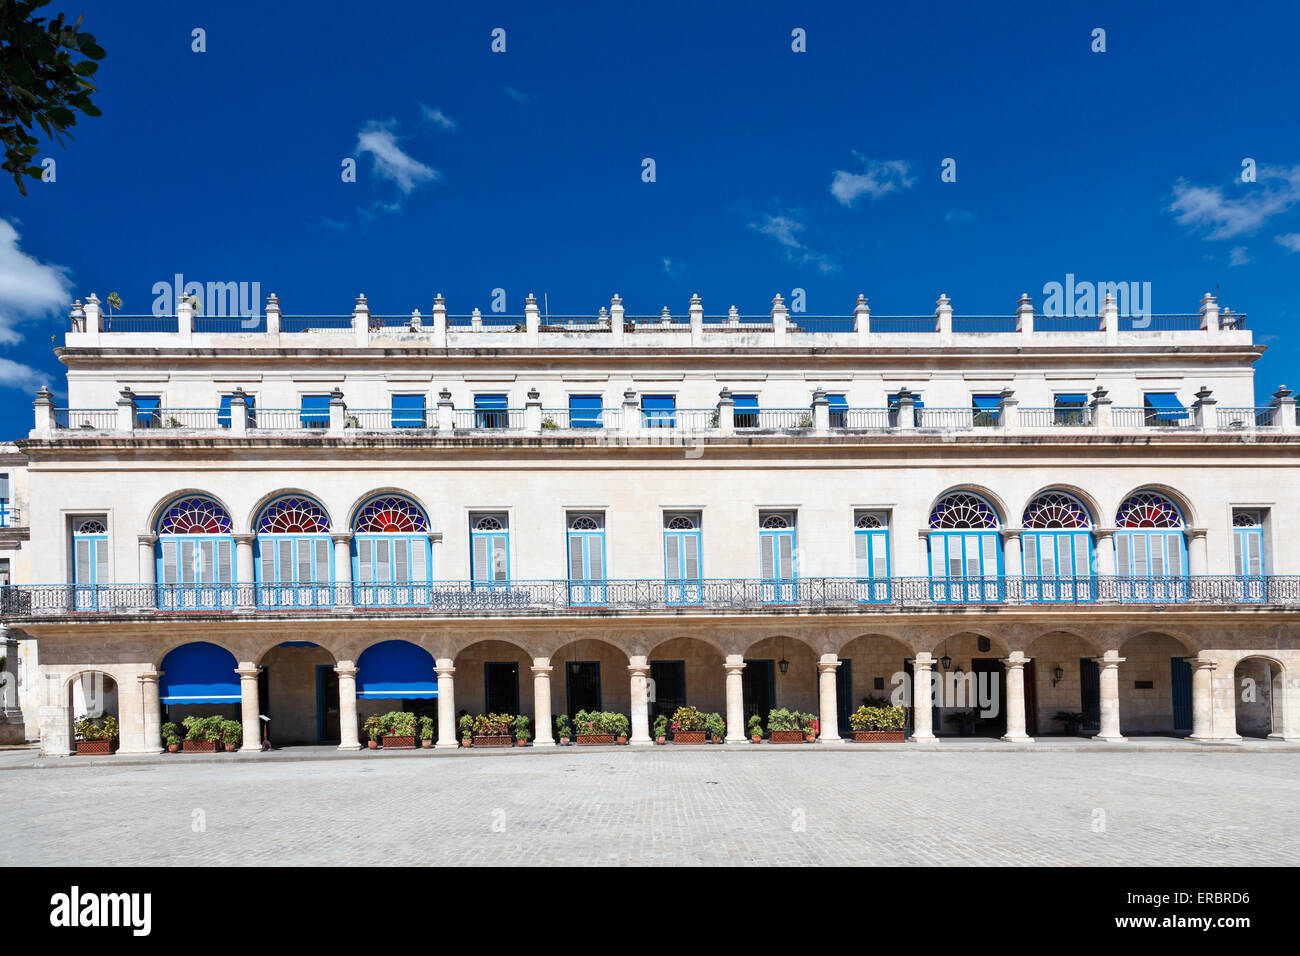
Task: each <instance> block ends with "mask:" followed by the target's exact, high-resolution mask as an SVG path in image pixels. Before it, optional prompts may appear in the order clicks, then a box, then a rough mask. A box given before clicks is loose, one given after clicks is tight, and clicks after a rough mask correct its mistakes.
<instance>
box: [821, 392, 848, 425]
mask: <svg viewBox="0 0 1300 956" xmlns="http://www.w3.org/2000/svg"><path fill="white" fill-rule="evenodd" d="M826 403H827V404H828V405H829V406H830V409H829V410H830V415H831V422H830V424H831V428H844V427H845V424H846V420H847V416H846V414H845V413H846V412H847V411H848V410H849V398H848V396H847V395H845V394H844V393H842V392H836V393H833V394H827V396H826Z"/></svg>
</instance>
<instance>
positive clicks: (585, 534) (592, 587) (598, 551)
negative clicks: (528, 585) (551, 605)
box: [569, 513, 605, 604]
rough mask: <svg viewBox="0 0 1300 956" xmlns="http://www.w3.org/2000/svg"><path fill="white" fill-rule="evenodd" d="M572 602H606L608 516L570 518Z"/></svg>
mask: <svg viewBox="0 0 1300 956" xmlns="http://www.w3.org/2000/svg"><path fill="white" fill-rule="evenodd" d="M569 602H570V603H571V604H604V603H605V516H604V515H603V514H589V513H586V514H570V515H569Z"/></svg>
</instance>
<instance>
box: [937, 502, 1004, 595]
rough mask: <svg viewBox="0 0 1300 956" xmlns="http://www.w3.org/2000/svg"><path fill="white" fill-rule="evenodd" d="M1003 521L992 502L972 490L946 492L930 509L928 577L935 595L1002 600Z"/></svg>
mask: <svg viewBox="0 0 1300 956" xmlns="http://www.w3.org/2000/svg"><path fill="white" fill-rule="evenodd" d="M1000 527H1001V522H1000V521H999V519H998V513H997V511H996V510H994V508H993V506H992V505H991V504H989V503H988V502H987V501H985V500H984V499H983V498H982V497H980V496H979V495H977V494H974V493H972V492H968V491H959V492H953V493H951V494H947V495H944V496H943V497H942V498H940V499H939V501H938V503H936V504H935V506H934V510H933V511H932V512H930V536H929V539H930V579H931V590H932V594H933V597H934V600H935V601H938V602H940V603H969V602H975V603H989V602H997V601H1000V600H1002V540H1001V537H1000V535H999V534H998V529H999V528H1000Z"/></svg>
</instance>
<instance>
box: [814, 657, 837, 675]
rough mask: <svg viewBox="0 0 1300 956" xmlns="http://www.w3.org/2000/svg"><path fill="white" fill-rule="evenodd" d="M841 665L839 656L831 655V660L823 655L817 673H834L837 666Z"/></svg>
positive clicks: (818, 663)
mask: <svg viewBox="0 0 1300 956" xmlns="http://www.w3.org/2000/svg"><path fill="white" fill-rule="evenodd" d="M839 666H840V661H839V660H838V659H837V658H835V657H831V659H830V660H827V659H826V657H825V656H823V657H822V658H821V660H819V661H818V662H817V673H819V674H834V673H835V670H836V668H838V667H839Z"/></svg>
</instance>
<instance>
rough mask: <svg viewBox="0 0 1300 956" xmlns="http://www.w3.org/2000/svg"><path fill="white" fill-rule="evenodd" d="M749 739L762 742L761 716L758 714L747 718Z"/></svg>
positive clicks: (757, 742) (758, 742)
mask: <svg viewBox="0 0 1300 956" xmlns="http://www.w3.org/2000/svg"><path fill="white" fill-rule="evenodd" d="M749 739H750V740H752V741H753V742H754V743H756V744H761V743H762V742H763V718H762V717H760V716H758V714H755V715H754V716H753V717H750V718H749Z"/></svg>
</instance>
